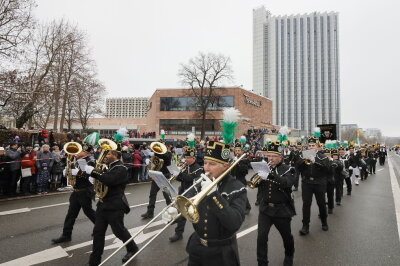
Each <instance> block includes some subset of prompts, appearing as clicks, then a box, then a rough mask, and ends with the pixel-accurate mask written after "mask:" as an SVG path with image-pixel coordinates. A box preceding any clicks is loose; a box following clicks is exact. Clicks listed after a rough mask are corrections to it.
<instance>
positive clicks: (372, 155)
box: [367, 145, 378, 175]
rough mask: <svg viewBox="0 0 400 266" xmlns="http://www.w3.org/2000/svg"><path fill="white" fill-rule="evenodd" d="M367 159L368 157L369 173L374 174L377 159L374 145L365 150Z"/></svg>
mask: <svg viewBox="0 0 400 266" xmlns="http://www.w3.org/2000/svg"><path fill="white" fill-rule="evenodd" d="M367 157H368V168H369V173H370V174H371V175H372V174H375V170H376V158H377V157H378V155H377V153H376V152H375V145H372V146H371V147H369V148H368V150H367Z"/></svg>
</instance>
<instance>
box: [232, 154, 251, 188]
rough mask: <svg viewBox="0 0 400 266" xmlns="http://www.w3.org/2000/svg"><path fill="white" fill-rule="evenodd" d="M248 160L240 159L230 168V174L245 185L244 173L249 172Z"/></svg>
mask: <svg viewBox="0 0 400 266" xmlns="http://www.w3.org/2000/svg"><path fill="white" fill-rule="evenodd" d="M249 168H250V161H249V160H248V159H247V158H244V159H242V160H240V161H239V162H238V163H237V165H236V166H235V167H234V168H233V169H232V171H231V175H232V176H234V177H236V179H237V180H239V181H240V182H242V183H243V185H246V175H247V174H248V173H249Z"/></svg>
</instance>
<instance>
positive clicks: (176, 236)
mask: <svg viewBox="0 0 400 266" xmlns="http://www.w3.org/2000/svg"><path fill="white" fill-rule="evenodd" d="M182 238H183V237H182V234H178V233H175V235H173V236H171V237H170V238H169V241H170V242H176V241H178V240H181V239H182Z"/></svg>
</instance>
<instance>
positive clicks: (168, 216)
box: [161, 207, 178, 224]
mask: <svg viewBox="0 0 400 266" xmlns="http://www.w3.org/2000/svg"><path fill="white" fill-rule="evenodd" d="M177 215H178V210H177V209H176V208H175V207H169V208H168V209H167V210H166V211H165V212H164V213H163V214H162V215H161V220H162V221H163V222H164V224H168V223H169V222H171V221H172V220H173V219H175V217H176V216H177Z"/></svg>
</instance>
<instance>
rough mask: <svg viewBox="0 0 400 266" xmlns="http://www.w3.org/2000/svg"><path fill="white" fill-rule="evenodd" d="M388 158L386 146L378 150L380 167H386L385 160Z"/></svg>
mask: <svg viewBox="0 0 400 266" xmlns="http://www.w3.org/2000/svg"><path fill="white" fill-rule="evenodd" d="M386 156H387V151H386V148H385V147H384V146H381V147H380V148H379V150H378V157H379V165H385V159H386Z"/></svg>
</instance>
